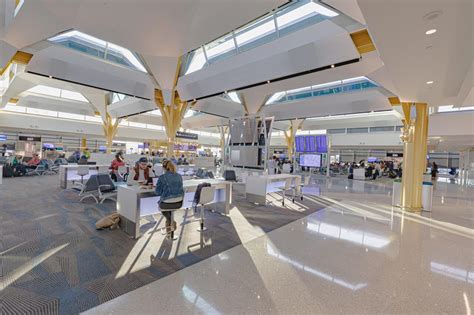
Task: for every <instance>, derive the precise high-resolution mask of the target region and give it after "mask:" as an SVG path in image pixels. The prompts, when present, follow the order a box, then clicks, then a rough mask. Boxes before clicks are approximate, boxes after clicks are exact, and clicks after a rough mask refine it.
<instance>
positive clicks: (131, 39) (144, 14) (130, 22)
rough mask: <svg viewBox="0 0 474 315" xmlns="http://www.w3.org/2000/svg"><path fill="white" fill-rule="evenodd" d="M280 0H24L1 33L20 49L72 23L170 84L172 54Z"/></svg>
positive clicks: (174, 57) (173, 64) (241, 22)
mask: <svg viewBox="0 0 474 315" xmlns="http://www.w3.org/2000/svg"><path fill="white" fill-rule="evenodd" d="M3 1H5V0H3ZM286 2H287V1H285V0H258V1H254V0H239V1H234V0H133V1H131V0H34V1H25V3H24V5H23V7H22V8H21V10H20V11H19V14H18V15H17V16H16V17H15V19H14V20H13V22H12V23H11V25H9V27H8V29H7V30H6V33H5V34H4V37H3V39H4V40H5V41H6V42H8V43H10V44H12V45H13V46H15V47H17V48H18V49H22V48H24V47H26V46H29V45H32V44H34V43H36V42H38V41H41V40H44V39H46V38H48V37H51V36H52V35H55V34H57V33H60V32H63V31H65V30H67V29H72V28H73V29H77V30H79V31H81V32H84V33H87V34H90V35H92V36H95V37H98V38H100V39H103V40H105V41H109V42H112V43H114V44H117V45H121V46H123V47H126V48H128V49H130V50H133V51H136V52H138V53H140V54H141V55H143V57H144V59H145V61H146V62H147V63H148V65H149V68H150V69H151V71H152V72H153V73H154V74H157V79H158V81H159V82H158V83H159V84H161V85H163V87H164V88H170V87H169V85H170V82H173V80H174V74H175V70H176V63H177V58H178V56H180V55H182V54H184V53H186V52H188V51H190V50H192V49H194V48H196V47H199V46H200V45H202V44H205V43H207V42H209V41H211V40H213V39H215V38H217V37H219V36H221V35H223V34H225V33H227V32H229V31H231V30H233V29H235V28H237V27H239V26H241V25H244V24H246V23H248V22H249V21H251V20H253V19H255V18H257V17H259V16H260V15H262V14H264V13H266V12H269V11H271V10H272V9H274V8H276V7H277V6H279V5H281V4H283V3H286ZM0 35H1V34H0ZM0 39H2V38H0ZM160 81H161V82H160Z"/></svg>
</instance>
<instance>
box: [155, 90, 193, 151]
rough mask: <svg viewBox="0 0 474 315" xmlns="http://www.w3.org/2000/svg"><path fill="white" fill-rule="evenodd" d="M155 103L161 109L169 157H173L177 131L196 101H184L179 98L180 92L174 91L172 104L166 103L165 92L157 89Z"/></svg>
mask: <svg viewBox="0 0 474 315" xmlns="http://www.w3.org/2000/svg"><path fill="white" fill-rule="evenodd" d="M155 103H156V105H157V106H158V108H159V109H160V112H161V118H162V119H163V125H164V127H165V131H166V136H167V151H166V155H167V157H169V158H171V157H172V156H173V152H174V145H175V143H176V132H177V131H178V130H179V128H180V127H181V122H182V120H183V118H184V115H185V114H186V112H187V110H188V109H190V108H191V107H192V106H194V104H195V103H196V102H192V103H189V102H183V101H181V99H180V98H179V95H178V92H177V91H176V90H174V91H173V96H172V98H171V104H165V101H164V98H163V93H162V92H161V90H155Z"/></svg>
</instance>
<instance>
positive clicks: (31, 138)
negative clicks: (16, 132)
mask: <svg viewBox="0 0 474 315" xmlns="http://www.w3.org/2000/svg"><path fill="white" fill-rule="evenodd" d="M18 140H20V141H34V142H41V137H34V136H19V137H18Z"/></svg>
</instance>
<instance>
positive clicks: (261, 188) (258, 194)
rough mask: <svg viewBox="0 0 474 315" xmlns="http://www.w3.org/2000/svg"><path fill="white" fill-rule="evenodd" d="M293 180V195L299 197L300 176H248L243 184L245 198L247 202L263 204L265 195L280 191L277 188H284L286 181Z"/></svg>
mask: <svg viewBox="0 0 474 315" xmlns="http://www.w3.org/2000/svg"><path fill="white" fill-rule="evenodd" d="M289 178H290V179H292V180H293V185H294V186H295V187H296V192H295V195H296V196H299V195H301V188H300V184H301V175H292V174H273V175H259V176H254V175H250V176H248V177H247V180H246V182H245V196H246V198H247V201H250V202H254V203H258V204H265V202H266V198H267V194H269V193H272V192H277V191H280V189H278V187H284V186H285V182H286V180H287V179H289Z"/></svg>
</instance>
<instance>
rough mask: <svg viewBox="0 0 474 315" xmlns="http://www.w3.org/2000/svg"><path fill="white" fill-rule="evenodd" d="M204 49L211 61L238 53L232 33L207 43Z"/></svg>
mask: <svg viewBox="0 0 474 315" xmlns="http://www.w3.org/2000/svg"><path fill="white" fill-rule="evenodd" d="M204 49H205V50H206V56H207V60H208V61H209V63H213V62H216V61H218V60H220V59H222V58H225V57H228V56H231V55H234V54H236V53H237V50H236V49H235V43H234V37H233V36H232V33H231V34H227V35H225V36H223V37H221V38H219V39H217V40H215V41H213V42H211V43H209V44H207V45H205V46H204Z"/></svg>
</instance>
